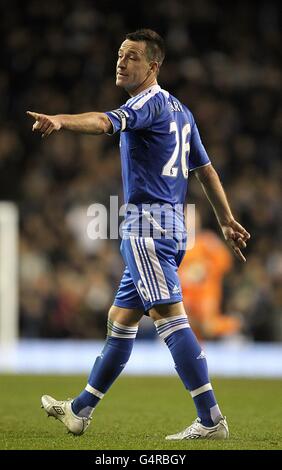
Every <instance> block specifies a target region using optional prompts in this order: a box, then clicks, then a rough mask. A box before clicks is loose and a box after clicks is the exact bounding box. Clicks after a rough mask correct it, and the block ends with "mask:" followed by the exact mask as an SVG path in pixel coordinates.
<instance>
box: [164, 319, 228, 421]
mask: <svg viewBox="0 0 282 470" xmlns="http://www.w3.org/2000/svg"><path fill="white" fill-rule="evenodd" d="M155 326H156V329H157V332H158V334H159V336H160V337H161V338H162V339H163V340H164V341H165V343H166V344H167V346H168V348H169V350H170V352H171V355H172V357H173V360H174V363H175V368H176V371H177V373H178V375H179V377H180V379H181V380H182V382H183V384H184V386H185V387H186V388H187V389H188V390H189V391H190V393H191V396H192V398H193V400H194V403H195V406H196V408H197V412H198V416H199V418H200V419H201V423H202V424H203V425H204V426H214V425H216V424H217V423H218V421H219V419H220V418H221V417H222V415H221V412H220V409H219V407H218V405H217V402H216V399H215V396H214V393H213V389H212V386H211V384H210V381H209V376H208V367H207V361H206V358H205V354H204V351H202V349H201V347H200V345H199V343H198V340H197V338H196V336H195V335H194V333H193V331H192V330H191V328H190V326H189V323H188V319H187V316H186V315H178V316H175V317H169V318H163V319H161V320H157V321H155Z"/></svg>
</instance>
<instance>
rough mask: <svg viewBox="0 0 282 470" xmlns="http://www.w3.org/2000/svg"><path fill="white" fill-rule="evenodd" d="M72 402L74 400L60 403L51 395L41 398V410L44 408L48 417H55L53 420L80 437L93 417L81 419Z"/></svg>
mask: <svg viewBox="0 0 282 470" xmlns="http://www.w3.org/2000/svg"><path fill="white" fill-rule="evenodd" d="M72 401H73V400H72V399H68V400H65V401H58V400H55V398H52V397H50V396H49V395H43V397H41V404H42V405H41V408H44V410H45V411H46V413H47V415H48V417H49V416H53V418H55V419H58V420H59V421H61V422H62V423H63V424H64V425H65V426H66V428H67V429H68V431H69V432H70V433H72V434H75V435H76V436H80V435H81V434H83V433H84V432H85V431H86V429H87V428H88V426H89V424H90V421H91V417H89V418H80V417H79V416H77V415H75V414H74V412H73V411H72V408H71V403H72Z"/></svg>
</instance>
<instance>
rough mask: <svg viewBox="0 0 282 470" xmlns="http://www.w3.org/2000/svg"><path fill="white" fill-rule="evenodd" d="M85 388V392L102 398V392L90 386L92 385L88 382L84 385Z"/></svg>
mask: <svg viewBox="0 0 282 470" xmlns="http://www.w3.org/2000/svg"><path fill="white" fill-rule="evenodd" d="M85 390H86V391H87V392H89V393H91V394H92V395H94V396H95V397H97V398H100V400H102V398H103V397H104V393H102V392H99V390H97V389H96V388H94V387H92V385H90V384H87V385H86V387H85Z"/></svg>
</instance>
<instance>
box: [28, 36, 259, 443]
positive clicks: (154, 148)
mask: <svg viewBox="0 0 282 470" xmlns="http://www.w3.org/2000/svg"><path fill="white" fill-rule="evenodd" d="M164 56H165V51H164V42H163V39H162V38H161V37H160V36H159V35H158V34H157V33H156V32H154V31H152V30H149V29H141V30H138V31H136V32H134V33H130V34H127V36H126V39H125V40H124V42H123V43H122V44H121V46H120V48H119V51H118V59H117V66H116V85H117V86H119V87H122V88H124V89H125V90H126V91H127V92H128V94H129V96H130V98H129V99H128V101H127V102H126V103H125V104H124V105H122V106H121V107H120V108H119V109H115V110H113V111H109V112H106V113H100V112H89V113H83V114H76V115H62V114H59V115H51V116H50V115H45V114H39V113H35V112H30V111H28V114H29V115H30V116H32V117H33V118H34V119H35V122H34V124H33V130H36V131H39V132H40V133H41V134H42V137H46V136H49V135H50V134H51V133H52V132H54V131H60V130H64V129H67V130H70V131H74V132H82V133H90V134H110V135H111V134H115V133H116V132H120V153H121V161H122V178H123V188H124V197H125V202H126V203H127V204H128V208H129V209H128V211H127V212H126V214H125V224H124V236H123V237H122V243H121V252H122V255H123V258H124V262H125V265H126V267H125V270H124V273H123V277H122V279H121V283H120V286H119V289H118V291H117V294H116V297H115V300H114V302H113V305H112V307H111V308H110V310H109V316H108V333H107V339H106V343H105V346H104V348H103V351H102V352H101V355H100V356H98V357H97V358H96V361H95V363H94V365H93V368H92V371H91V373H90V376H89V378H88V383H87V385H86V387H85V389H84V390H83V391H82V392H81V393H80V394H79V395H78V396H77V397H76V398H75V399H72V400H65V401H57V400H55V399H54V398H52V397H50V396H48V395H44V396H43V397H42V398H41V402H42V406H43V408H44V409H45V411H46V412H47V414H48V415H50V416H53V417H55V418H57V419H59V420H60V421H61V422H63V423H64V425H65V426H66V427H67V429H68V430H69V431H70V432H71V433H73V434H76V435H80V434H83V433H84V431H85V430H86V428H87V427H88V425H89V423H90V419H91V416H92V413H93V410H94V409H95V407H96V406H97V404H98V403H99V402H100V400H101V399H102V398H103V397H104V395H105V393H106V392H107V390H108V389H109V387H110V386H111V385H112V383H113V382H114V381H115V380H116V378H117V377H118V376H119V375H120V373H121V371H122V370H123V368H124V366H125V365H126V363H127V361H128V360H129V357H130V354H131V351H132V347H133V343H134V339H135V337H136V334H137V329H138V323H139V321H140V319H141V318H142V316H143V314H144V313H146V314H149V316H150V317H151V318H152V320H153V321H154V323H155V326H156V329H157V332H158V334H159V336H160V337H161V338H162V339H163V340H164V341H165V343H166V344H167V346H168V348H169V350H170V352H171V354H172V357H173V360H174V363H175V367H176V371H177V373H178V375H179V377H180V379H181V380H182V382H183V384H184V386H185V387H186V388H187V389H188V390H189V392H190V394H191V396H192V398H193V400H194V404H195V407H196V410H197V415H198V417H197V419H196V420H195V421H194V423H193V424H192V425H190V426H189V427H187V428H186V429H185V430H184V431H182V432H180V433H177V434H174V435H170V436H167V437H166V439H169V440H182V439H198V438H204V439H215V438H217V439H226V438H228V435H229V431H228V426H227V422H226V419H225V417H223V415H222V413H221V411H220V408H219V406H218V404H217V401H216V398H215V395H214V392H213V389H212V385H211V383H210V380H209V376H208V369H207V361H206V358H205V354H204V352H203V351H202V349H201V346H200V345H199V343H198V341H197V339H196V337H195V335H194V333H193V332H192V330H191V328H190V326H189V323H188V318H187V315H186V312H185V309H184V306H183V303H182V295H181V287H180V283H179V278H178V275H177V269H178V266H179V265H180V263H181V260H182V258H183V256H184V253H185V239H186V231H185V223H184V215H183V209H182V210H179V207H183V205H184V200H185V195H186V191H187V179H188V172H189V171H194V172H195V174H196V177H197V178H198V180H199V181H200V183H201V185H202V187H203V190H204V192H205V194H206V196H207V198H208V199H209V201H210V203H211V205H212V207H213V209H214V212H215V215H216V217H217V220H218V223H219V225H220V227H221V230H222V232H223V235H224V238H225V240H226V242H227V243H228V244H229V246H230V247H231V249H232V250H233V251H234V253H235V255H236V256H237V257H238V258H239V259H240V260H242V261H246V260H245V257H244V256H243V254H242V251H241V250H242V249H243V248H245V247H246V241H247V240H248V239H249V237H250V235H249V233H248V232H247V231H246V230H245V229H244V228H243V227H242V226H241V225H240V224H239V223H238V222H237V221H236V220H235V219H234V217H233V215H232V212H231V210H230V207H229V204H228V202H227V199H226V196H225V193H224V190H223V188H222V185H221V183H220V180H219V177H218V175H217V173H216V171H215V169H214V168H213V166H212V164H211V162H210V160H209V157H208V155H207V153H206V151H205V149H204V147H203V145H202V142H201V139H200V136H199V132H198V129H197V125H196V123H195V120H194V117H193V115H192V113H191V111H189V109H188V108H187V107H186V106H185V105H184V104H182V103H181V102H180V101H179V100H178V99H177V98H175V97H174V96H172V95H171V94H170V93H169V92H167V91H165V90H163V89H162V88H161V87H160V86H159V85H158V82H157V76H158V74H159V70H160V67H161V65H162V62H163V60H164ZM148 206H149V209H148ZM153 206H154V210H152V207H153ZM132 207H133V209H132ZM144 221H147V223H148V225H149V233H148V231H147V233H146V235H145V236H144V232H142V226H143V225H144V224H143V222H144ZM152 231H154V234H152ZM153 235H154V236H153Z"/></svg>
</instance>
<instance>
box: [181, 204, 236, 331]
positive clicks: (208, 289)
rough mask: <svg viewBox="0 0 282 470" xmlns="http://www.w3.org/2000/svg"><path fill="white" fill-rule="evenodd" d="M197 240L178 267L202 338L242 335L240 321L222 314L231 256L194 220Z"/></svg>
mask: <svg viewBox="0 0 282 470" xmlns="http://www.w3.org/2000/svg"><path fill="white" fill-rule="evenodd" d="M195 224H196V225H195V227H196V239H195V244H194V247H193V248H192V249H187V251H186V254H185V257H184V259H183V261H182V264H181V266H180V268H179V276H180V280H181V285H182V293H183V301H184V304H185V307H186V309H187V311H188V317H189V321H190V323H191V326H192V328H193V330H194V332H195V334H196V335H197V336H198V338H199V339H216V338H220V337H223V336H227V335H233V334H235V333H237V332H239V330H240V327H241V322H240V320H239V318H236V317H233V316H229V315H224V314H223V313H222V297H223V292H222V291H223V279H224V276H225V274H226V273H227V272H228V271H229V270H230V269H231V267H232V263H233V260H232V255H231V253H230V252H229V250H228V248H227V246H226V244H225V243H224V241H222V240H221V239H220V237H219V236H218V235H216V234H215V233H214V232H213V231H211V230H202V229H201V221H200V216H199V214H198V213H196V217H195Z"/></svg>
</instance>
